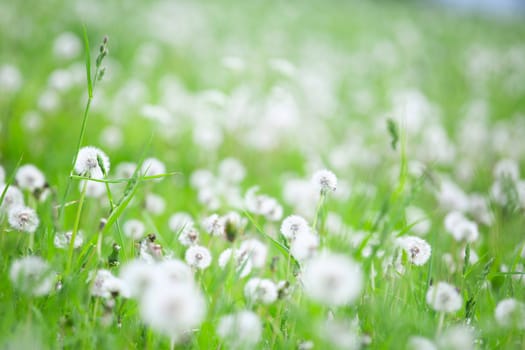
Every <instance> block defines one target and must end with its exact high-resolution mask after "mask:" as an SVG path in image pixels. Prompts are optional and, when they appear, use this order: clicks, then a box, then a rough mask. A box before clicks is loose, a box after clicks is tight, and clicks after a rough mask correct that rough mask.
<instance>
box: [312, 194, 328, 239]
mask: <svg viewBox="0 0 525 350" xmlns="http://www.w3.org/2000/svg"><path fill="white" fill-rule="evenodd" d="M324 198H325V193H324V192H321V196H320V197H319V201H318V202H317V209H316V210H315V216H314V222H313V224H312V227H313V229H314V230H316V231H317V223H318V221H319V216H320V215H321V208H322V207H323V203H324Z"/></svg>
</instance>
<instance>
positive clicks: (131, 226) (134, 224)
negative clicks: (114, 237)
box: [122, 219, 146, 241]
mask: <svg viewBox="0 0 525 350" xmlns="http://www.w3.org/2000/svg"><path fill="white" fill-rule="evenodd" d="M122 229H123V230H124V234H125V235H126V237H129V238H131V239H133V240H136V241H138V240H139V239H141V238H142V237H144V233H145V232H146V227H145V226H144V224H143V223H142V221H140V220H137V219H130V220H128V221H126V222H125V223H124V225H123V227H122Z"/></svg>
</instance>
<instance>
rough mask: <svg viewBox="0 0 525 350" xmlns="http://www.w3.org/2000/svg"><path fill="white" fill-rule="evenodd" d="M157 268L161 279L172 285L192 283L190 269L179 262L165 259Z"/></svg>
mask: <svg viewBox="0 0 525 350" xmlns="http://www.w3.org/2000/svg"><path fill="white" fill-rule="evenodd" d="M158 266H159V271H160V273H161V275H162V276H163V279H165V280H167V281H169V282H170V283H172V284H179V283H186V284H188V283H193V282H194V279H193V272H192V271H191V268H190V267H189V266H188V265H186V264H185V263H184V262H183V261H181V260H177V259H167V260H164V261H162V262H161V263H159V265H158Z"/></svg>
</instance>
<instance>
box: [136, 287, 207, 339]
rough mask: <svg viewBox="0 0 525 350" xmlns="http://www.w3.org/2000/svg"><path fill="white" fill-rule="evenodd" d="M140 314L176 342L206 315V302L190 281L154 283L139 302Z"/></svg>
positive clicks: (148, 323) (155, 328)
mask: <svg viewBox="0 0 525 350" xmlns="http://www.w3.org/2000/svg"><path fill="white" fill-rule="evenodd" d="M140 314H141V316H142V319H143V320H144V322H145V323H146V324H147V325H149V326H150V327H151V328H152V329H153V330H154V331H156V332H159V333H161V334H164V335H166V336H169V337H170V338H171V340H172V341H175V342H178V341H180V340H181V338H182V337H183V336H184V335H185V334H187V333H189V332H191V331H193V330H194V329H195V328H197V327H199V325H200V324H201V323H202V321H203V320H204V317H205V316H206V302H205V299H204V297H203V295H202V293H201V291H200V290H199V289H197V288H196V286H194V285H193V284H185V283H183V284H177V285H173V284H170V283H166V282H164V283H162V282H158V283H155V284H154V285H153V286H151V287H150V288H148V289H147V290H146V291H145V293H144V295H143V297H142V299H141V302H140Z"/></svg>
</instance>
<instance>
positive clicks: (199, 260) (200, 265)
mask: <svg viewBox="0 0 525 350" xmlns="http://www.w3.org/2000/svg"><path fill="white" fill-rule="evenodd" d="M184 257H185V259H186V263H187V264H188V265H190V266H191V267H194V268H197V269H199V270H204V269H205V268H207V267H209V266H210V264H211V260H212V258H211V253H210V251H209V250H208V248H206V247H203V246H199V245H193V246H191V247H189V248H188V249H187V250H186V254H185V255H184Z"/></svg>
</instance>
